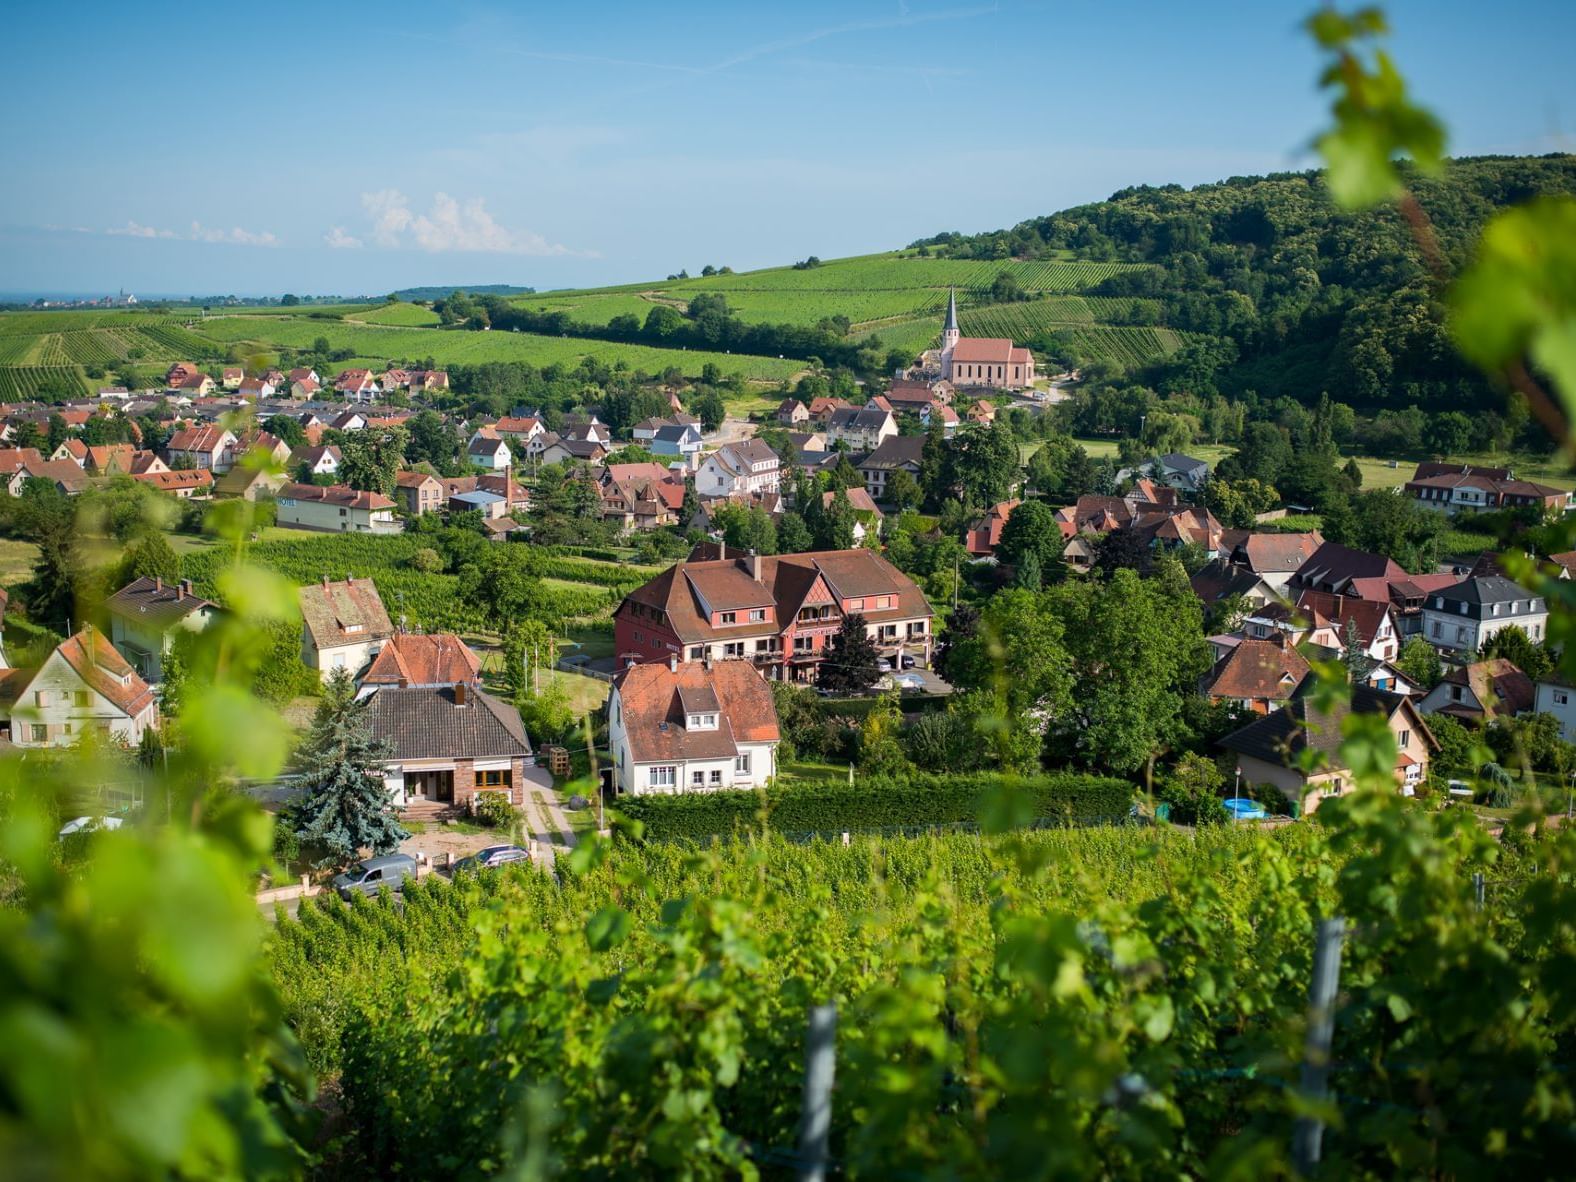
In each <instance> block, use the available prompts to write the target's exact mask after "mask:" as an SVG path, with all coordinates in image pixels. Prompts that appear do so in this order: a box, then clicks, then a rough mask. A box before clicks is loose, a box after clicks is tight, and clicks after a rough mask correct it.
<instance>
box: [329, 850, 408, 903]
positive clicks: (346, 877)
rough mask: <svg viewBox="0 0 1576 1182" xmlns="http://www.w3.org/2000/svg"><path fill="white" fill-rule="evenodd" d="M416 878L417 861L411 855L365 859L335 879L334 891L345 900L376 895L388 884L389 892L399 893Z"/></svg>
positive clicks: (388, 855)
mask: <svg viewBox="0 0 1576 1182" xmlns="http://www.w3.org/2000/svg"><path fill="white" fill-rule="evenodd" d="M415 877H416V859H415V858H413V857H411V856H410V855H409V854H384V855H382V856H381V857H377V858H363V859H362V860H361V861H359V862H357V863H356V864H355V865H354V866H352V867H351V868H350V869H349V870H347V871H345V872H344V873H343V874H340V875H337V876H336V877H335V878H334V889H335V890H336V891H338V892H339V893H340V895H341V897H343V898H346V899H348V898H350V896H351V895H354V894H357V893H360V894H363V895H375V894H377V893H378V888H379V887H381V886H384V885H385V884H387V886H388V888H389V890H391V891H398V890H400V889H401V888H402V887H404V885H405V880H406V879H407V878H415Z"/></svg>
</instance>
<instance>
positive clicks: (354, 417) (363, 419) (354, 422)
mask: <svg viewBox="0 0 1576 1182" xmlns="http://www.w3.org/2000/svg"><path fill="white" fill-rule="evenodd" d="M328 425H329V426H330V427H331V428H333V429H334V430H335V431H365V430H366V429H367V416H366V415H364V414H362V413H361V412H360V411H359V410H345V411H340V413H339V414H337V415H335V416H334V417H333V418H332V419H330V420H329V421H328Z"/></svg>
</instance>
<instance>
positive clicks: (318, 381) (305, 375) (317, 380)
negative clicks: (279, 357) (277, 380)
mask: <svg viewBox="0 0 1576 1182" xmlns="http://www.w3.org/2000/svg"><path fill="white" fill-rule="evenodd" d="M286 376H287V377H288V378H289V380H290V381H291V382H311V383H312V384H313V385H314V386H321V385H322V384H323V379H322V378H321V377H319V376H318V372H317V370H315V369H313V368H312V367H311V366H306V365H302V366H297V367H296V368H295V369H292V370H291V371H290V373H289V374H288V375H286Z"/></svg>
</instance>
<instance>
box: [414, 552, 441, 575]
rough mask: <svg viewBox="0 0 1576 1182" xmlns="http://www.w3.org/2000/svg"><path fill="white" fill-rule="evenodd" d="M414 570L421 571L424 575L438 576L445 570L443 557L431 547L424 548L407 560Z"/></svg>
mask: <svg viewBox="0 0 1576 1182" xmlns="http://www.w3.org/2000/svg"><path fill="white" fill-rule="evenodd" d="M406 561H407V562H409V563H410V567H411V569H412V570H419V571H420V572H421V573H422V574H424V575H432V574H437V573H438V572H439V571H440V570H442V569H443V555H441V554H439V553H438V552H437V551H436V550H434V549H433V548H432V547H431V546H423V547H422V548H421V549H420V550H417V551H416V552H415V553H414V554H412V555H411V556H410V558H408V559H407V560H406Z"/></svg>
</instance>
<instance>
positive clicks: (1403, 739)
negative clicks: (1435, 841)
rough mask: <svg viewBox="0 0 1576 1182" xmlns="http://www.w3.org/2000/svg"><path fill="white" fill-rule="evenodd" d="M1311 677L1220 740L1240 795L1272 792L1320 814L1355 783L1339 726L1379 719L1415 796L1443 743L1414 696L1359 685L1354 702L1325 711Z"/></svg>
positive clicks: (1402, 785) (1401, 778) (1405, 785)
mask: <svg viewBox="0 0 1576 1182" xmlns="http://www.w3.org/2000/svg"><path fill="white" fill-rule="evenodd" d="M1314 680H1315V679H1313V678H1308V679H1306V680H1305V681H1304V682H1303V684H1302V686H1301V687H1299V690H1298V692H1297V693H1296V694H1295V695H1294V696H1293V697H1292V700H1291V701H1290V702H1288V703H1287V704H1286V705H1285V706H1284V707H1282V708H1281V709H1279V710H1275V711H1273V712H1271V713H1269V714H1267V715H1265V716H1264V717H1262V718H1259V719H1257V720H1256V721H1254V722H1250V723H1249V724H1248V725H1247V726H1245V727H1243V728H1242V729H1241V730H1239V731H1235V732H1233V733H1232V734H1230V735H1227V736H1226V737H1225V739H1223V740H1222V741H1221V742H1222V746H1224V747H1225V748H1226V749H1227V750H1228V751H1231V752H1234V753H1235V755H1236V763H1237V766H1236V774H1237V781H1238V785H1239V786H1238V789H1237V791H1238V794H1239V795H1240V794H1241V793H1242V790H1243V789H1245V788H1248V787H1249V786H1253V787H1258V786H1268V787H1272V788H1275V789H1278V790H1279V791H1280V792H1281V793H1282V794H1283V795H1284V796H1285V797H1286V799H1287V801H1288V802H1290V803H1291V804H1292V805H1293V806H1294V808H1297V809H1300V811H1301V812H1302V813H1310V812H1312V811H1313V810H1315V809H1317V808H1318V807H1319V805H1320V803H1321V802H1323V801H1324V800H1325V799H1326V798H1327V797H1331V796H1340V795H1342V794H1343V793H1344V792H1346V791H1348V790H1349V789H1350V788H1351V787H1352V786H1353V781H1352V774H1351V770H1350V769H1349V768H1347V767H1346V765H1345V763H1344V761H1343V759H1342V756H1341V743H1342V740H1343V737H1344V736H1343V734H1342V731H1341V722H1342V720H1343V719H1345V717H1346V716H1347V714H1377V715H1380V716H1381V717H1382V718H1384V720H1385V722H1386V723H1387V724H1388V726H1389V728H1390V733H1391V735H1392V736H1393V737H1394V739H1395V747H1396V762H1395V769H1394V776H1395V784H1396V788H1397V789H1398V790H1399V791H1400V792H1401V794H1402V795H1404V796H1411V795H1413V794H1414V793H1415V791H1416V789H1417V786H1418V785H1419V784H1420V783H1422V781H1423V780H1424V779H1425V778H1426V777H1427V775H1428V762H1429V760H1430V759H1431V758H1432V757H1433V753H1434V752H1436V751H1437V750H1438V749H1439V744H1438V742H1437V741H1436V740H1435V739H1434V736H1433V732H1431V731H1430V730H1429V729H1428V724H1427V723H1426V722H1424V720H1423V716H1422V715H1421V714H1420V713H1419V712H1418V710H1417V707H1416V706H1415V705H1414V704H1413V703H1412V701H1411V699H1410V698H1408V697H1406V696H1405V695H1401V694H1387V693H1383V692H1381V691H1379V690H1375V689H1371V688H1369V687H1368V686H1365V685H1354V686H1353V687H1352V689H1351V699H1350V702H1342V701H1337V702H1335V703H1334V704H1333V705H1332V706H1331V707H1330V709H1328V710H1322V709H1320V707H1319V705H1318V704H1317V701H1316V696H1315V695H1314V694H1313V693H1312V692H1311V690H1312V687H1313V682H1314ZM1309 752H1311V755H1310V754H1305V753H1309ZM1305 760H1311V761H1312V764H1313V766H1312V767H1309V766H1307V765H1306V764H1305V762H1304V761H1305Z"/></svg>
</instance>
